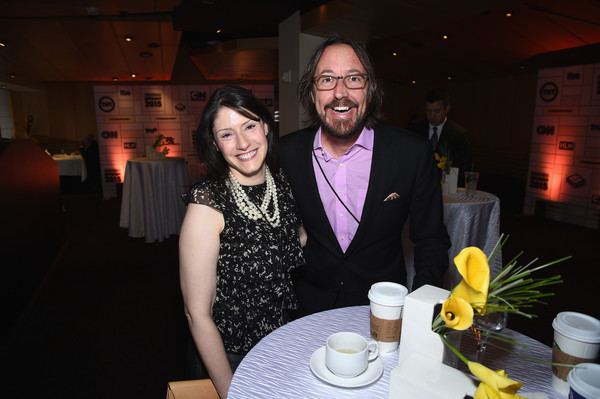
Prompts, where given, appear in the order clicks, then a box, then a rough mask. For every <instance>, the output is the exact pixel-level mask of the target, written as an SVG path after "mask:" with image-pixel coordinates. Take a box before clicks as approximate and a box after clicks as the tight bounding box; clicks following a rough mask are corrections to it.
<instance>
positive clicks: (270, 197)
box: [226, 166, 280, 227]
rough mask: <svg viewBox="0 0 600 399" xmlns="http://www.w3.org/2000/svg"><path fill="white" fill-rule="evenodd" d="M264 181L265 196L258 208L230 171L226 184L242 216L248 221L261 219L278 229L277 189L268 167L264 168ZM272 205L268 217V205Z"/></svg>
mask: <svg viewBox="0 0 600 399" xmlns="http://www.w3.org/2000/svg"><path fill="white" fill-rule="evenodd" d="M265 168H266V169H265V178H266V179H265V180H266V182H267V189H266V191H265V196H264V197H263V200H262V202H261V204H260V207H258V206H256V204H255V203H254V202H252V200H250V198H249V197H248V195H247V194H246V192H245V191H244V189H243V188H242V186H241V185H240V183H239V182H238V181H237V179H236V178H235V177H234V176H233V174H232V173H231V171H229V178H228V179H227V181H226V183H227V186H228V187H229V189H230V190H231V193H232V194H233V199H234V201H235V204H236V205H237V207H238V209H239V210H240V212H242V214H243V215H244V216H246V217H247V218H248V219H250V220H258V219H262V218H263V217H264V218H265V219H266V220H267V222H269V224H270V225H271V226H273V227H278V226H279V223H280V218H279V204H278V202H277V187H276V186H275V180H273V176H272V175H271V171H270V170H269V167H268V166H265ZM270 203H273V213H272V214H271V215H269V204H270Z"/></svg>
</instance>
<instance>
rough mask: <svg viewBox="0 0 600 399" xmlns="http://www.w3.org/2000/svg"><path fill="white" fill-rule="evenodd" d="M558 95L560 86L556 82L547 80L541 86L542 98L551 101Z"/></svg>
mask: <svg viewBox="0 0 600 399" xmlns="http://www.w3.org/2000/svg"><path fill="white" fill-rule="evenodd" d="M557 96H558V86H557V85H556V83H554V82H546V83H544V84H543V85H542V87H540V98H541V99H542V101H545V102H547V103H549V102H550V101H553V100H554V99H555V98H556V97H557Z"/></svg>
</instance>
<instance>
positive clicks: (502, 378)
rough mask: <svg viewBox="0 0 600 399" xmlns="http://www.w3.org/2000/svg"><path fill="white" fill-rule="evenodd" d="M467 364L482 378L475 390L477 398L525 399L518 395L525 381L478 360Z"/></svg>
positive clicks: (474, 373) (472, 371)
mask: <svg viewBox="0 0 600 399" xmlns="http://www.w3.org/2000/svg"><path fill="white" fill-rule="evenodd" d="M467 366H468V367H469V371H471V373H472V374H473V375H474V376H475V377H477V378H478V379H479V380H481V384H479V386H478V387H477V391H475V399H524V398H523V397H522V396H519V395H517V391H518V390H519V389H521V387H522V386H523V383H521V382H519V381H515V380H511V379H510V378H508V374H507V373H506V371H504V370H497V371H494V370H491V369H489V368H487V367H485V366H484V365H482V364H480V363H476V362H468V363H467Z"/></svg>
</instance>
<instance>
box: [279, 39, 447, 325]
mask: <svg viewBox="0 0 600 399" xmlns="http://www.w3.org/2000/svg"><path fill="white" fill-rule="evenodd" d="M299 95H300V100H301V102H302V104H303V106H304V108H305V109H306V111H307V112H308V114H309V117H310V118H311V122H312V124H311V126H310V127H309V128H307V129H303V130H300V131H298V132H295V133H292V134H289V135H287V136H284V137H283V138H282V139H281V150H280V155H281V165H282V167H283V168H284V170H285V172H286V173H287V175H288V177H289V180H290V183H291V185H292V190H293V192H294V196H295V198H296V201H297V204H298V207H299V209H300V215H301V217H302V219H303V222H304V226H305V228H306V231H307V233H308V242H307V245H306V247H305V250H304V252H305V257H306V262H307V263H306V265H305V266H304V267H302V268H301V269H300V270H301V271H300V272H299V273H298V274H297V276H296V281H295V289H296V292H297V295H298V300H299V307H300V309H299V315H300V316H301V315H305V314H310V313H314V312H318V311H321V310H325V309H332V308H336V307H343V306H352V305H362V304H367V303H368V298H367V293H368V290H369V288H370V286H371V284H373V283H375V282H378V281H394V282H398V283H401V284H404V285H407V281H406V270H405V266H404V257H403V252H402V230H403V226H404V224H405V222H406V221H407V220H408V219H409V217H410V238H411V240H412V241H413V242H414V244H415V262H414V266H415V271H416V275H415V278H414V281H413V287H414V288H415V287H419V286H421V285H423V284H433V285H437V286H441V284H442V277H443V274H444V272H445V271H446V269H447V268H448V248H449V247H450V242H449V239H448V234H447V232H446V228H445V226H444V222H443V208H442V196H441V190H440V181H439V176H438V171H437V170H436V166H435V163H434V157H433V152H432V149H431V146H430V145H429V143H428V142H427V140H425V139H423V138H421V137H418V136H417V135H415V134H412V133H410V132H408V131H405V130H400V129H395V128H390V127H386V126H384V125H383V124H382V123H381V121H380V119H381V106H382V96H383V95H382V92H381V89H380V88H379V86H378V84H377V81H376V79H375V74H374V71H373V67H372V65H371V62H370V60H369V57H368V55H367V53H366V51H365V50H364V48H363V47H361V46H360V45H358V44H356V43H354V42H352V41H349V40H345V39H342V38H331V39H328V40H325V41H324V42H323V43H322V44H321V45H320V46H319V47H318V48H317V50H316V52H315V53H314V55H313V57H312V58H311V60H310V61H309V63H308V65H307V67H306V70H305V72H304V75H303V76H302V78H301V80H300V83H299Z"/></svg>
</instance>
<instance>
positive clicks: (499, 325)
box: [473, 312, 507, 362]
mask: <svg viewBox="0 0 600 399" xmlns="http://www.w3.org/2000/svg"><path fill="white" fill-rule="evenodd" d="M506 318H507V315H506V312H493V313H486V314H485V315H483V316H481V315H476V316H475V317H474V318H473V325H474V326H475V327H477V328H478V329H479V331H480V333H481V337H480V339H479V345H478V346H477V354H476V357H477V361H478V362H481V360H482V359H483V354H484V353H485V350H486V348H487V344H488V340H489V339H490V335H492V334H494V333H498V332H500V331H502V330H503V329H504V328H505V327H506Z"/></svg>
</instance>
